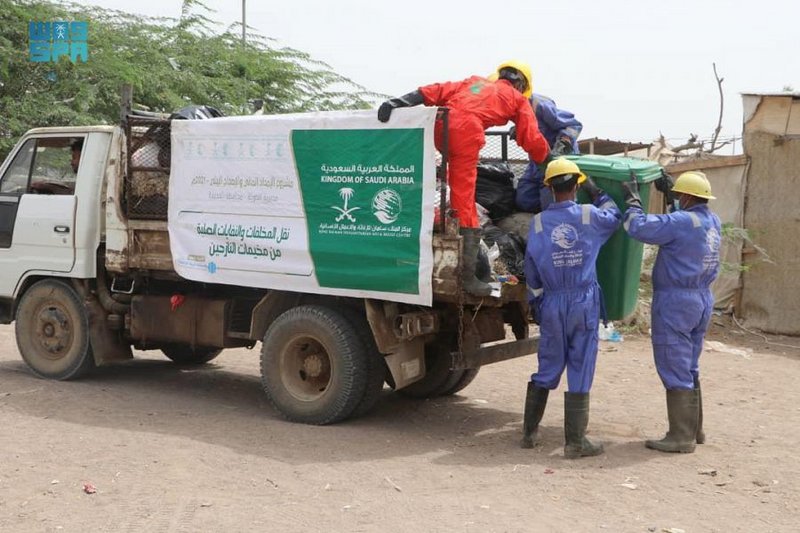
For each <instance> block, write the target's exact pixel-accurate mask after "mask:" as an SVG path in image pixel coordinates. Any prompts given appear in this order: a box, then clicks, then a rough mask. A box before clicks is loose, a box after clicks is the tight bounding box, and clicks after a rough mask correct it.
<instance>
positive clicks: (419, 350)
mask: <svg viewBox="0 0 800 533" xmlns="http://www.w3.org/2000/svg"><path fill="white" fill-rule="evenodd" d="M386 365H387V366H388V367H389V372H391V373H392V380H393V381H394V390H400V389H402V388H403V387H407V386H408V385H411V384H412V383H414V382H415V381H419V380H421V379H422V378H424V377H425V341H424V340H423V339H422V337H416V338H414V339H411V340H407V341H403V342H401V343H399V344H397V346H395V347H393V351H392V352H391V353H390V354H389V355H387V356H386Z"/></svg>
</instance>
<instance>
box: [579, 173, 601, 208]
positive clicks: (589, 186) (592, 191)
mask: <svg viewBox="0 0 800 533" xmlns="http://www.w3.org/2000/svg"><path fill="white" fill-rule="evenodd" d="M581 187H582V188H583V190H584V191H586V193H587V194H588V195H589V197H590V198H591V199H592V202H594V201H595V200H597V197H598V196H600V195H601V194H603V189H601V188H600V187H598V186H597V184H596V183H595V182H594V181H593V180H592V178H590V177H589V176H586V181H584V182H583V183H581Z"/></svg>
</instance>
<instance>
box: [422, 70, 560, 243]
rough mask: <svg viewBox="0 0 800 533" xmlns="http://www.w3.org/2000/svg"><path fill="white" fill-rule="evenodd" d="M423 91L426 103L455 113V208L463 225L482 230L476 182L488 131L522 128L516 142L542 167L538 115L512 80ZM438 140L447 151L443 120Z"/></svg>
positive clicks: (474, 80) (543, 144)
mask: <svg viewBox="0 0 800 533" xmlns="http://www.w3.org/2000/svg"><path fill="white" fill-rule="evenodd" d="M419 91H420V92H421V93H422V96H423V98H424V99H425V105H428V106H446V107H448V108H449V109H450V113H449V118H448V123H449V128H448V134H449V143H448V144H449V174H450V175H449V177H448V182H449V184H450V206H451V208H453V209H455V211H456V213H457V215H458V219H459V223H460V225H461V227H464V228H477V227H478V212H477V210H476V209H475V183H476V181H477V178H478V171H477V166H478V157H479V153H480V150H481V148H482V147H483V145H484V144H485V143H486V136H485V135H484V131H485V130H486V129H487V128H489V127H491V126H502V125H504V124H506V123H507V122H508V121H509V120H511V121H512V122H514V125H515V126H516V128H517V144H519V145H520V146H521V147H522V149H523V150H525V151H526V152H528V155H529V156H530V158H531V159H532V160H534V161H535V162H537V163H541V162H542V161H544V159H545V158H546V157H547V154H548V152H549V147H548V145H547V141H546V140H545V138H544V137H543V136H542V134H541V133H540V132H539V125H538V123H537V122H536V115H534V113H533V108H532V107H531V104H530V102H529V101H528V99H527V98H525V97H524V96H522V93H520V92H519V91H518V90H516V89H515V88H514V86H513V85H511V83H510V82H509V81H507V80H497V81H496V82H492V81H489V80H487V79H486V78H483V77H481V76H472V77H471V78H467V79H466V80H463V81H456V82H445V83H434V84H431V85H426V86H424V87H420V88H419ZM434 142H435V143H436V148H437V149H438V150H439V151H442V122H441V121H437V122H436V128H435V131H434Z"/></svg>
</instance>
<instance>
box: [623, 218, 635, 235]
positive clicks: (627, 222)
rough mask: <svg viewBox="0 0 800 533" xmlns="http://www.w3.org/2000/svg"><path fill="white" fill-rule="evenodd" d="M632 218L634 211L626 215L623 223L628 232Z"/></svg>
mask: <svg viewBox="0 0 800 533" xmlns="http://www.w3.org/2000/svg"><path fill="white" fill-rule="evenodd" d="M632 218H633V213H628V216H626V217H625V222H623V223H622V227H623V229H624V230H625V231H626V232H627V231H628V230H630V229H631V219H632Z"/></svg>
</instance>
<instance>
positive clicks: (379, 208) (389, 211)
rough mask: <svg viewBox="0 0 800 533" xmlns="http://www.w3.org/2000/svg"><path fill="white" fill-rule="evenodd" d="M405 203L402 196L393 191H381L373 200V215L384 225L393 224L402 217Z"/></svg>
mask: <svg viewBox="0 0 800 533" xmlns="http://www.w3.org/2000/svg"><path fill="white" fill-rule="evenodd" d="M402 210H403V202H402V200H401V199H400V195H399V194H397V192H396V191H394V190H392V189H381V190H380V191H378V193H377V194H376V195H375V196H374V197H373V198H372V214H373V215H375V218H377V219H378V220H379V221H380V222H381V223H382V224H393V223H395V222H397V219H398V218H399V217H400V212H401V211H402Z"/></svg>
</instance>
